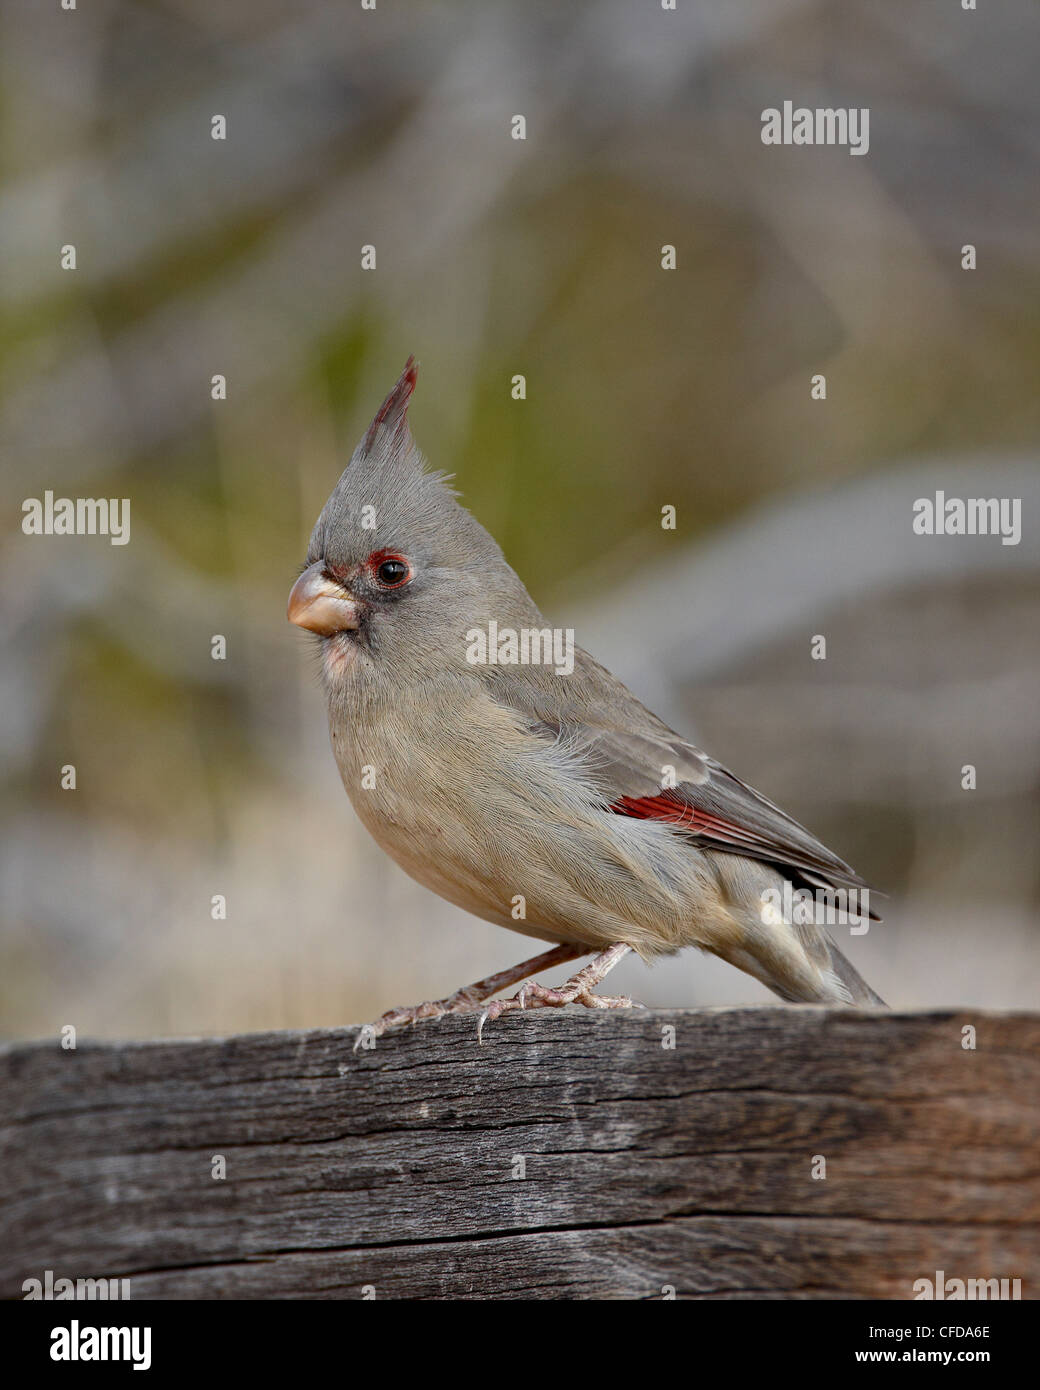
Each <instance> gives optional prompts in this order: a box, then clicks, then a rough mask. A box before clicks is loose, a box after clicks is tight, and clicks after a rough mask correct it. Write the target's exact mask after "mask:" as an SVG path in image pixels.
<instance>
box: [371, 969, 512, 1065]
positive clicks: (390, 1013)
mask: <svg viewBox="0 0 1040 1390" xmlns="http://www.w3.org/2000/svg"><path fill="white" fill-rule="evenodd" d="M471 989H472V986H469V985H467V986H466V987H465V988H464V989H457V990H456V991H455V993H454V994H449V995H448V997H447V999H428V1000H427V1001H426V1003H425V1004H411V1005H409V1006H408V1007H406V1008H403V1009H388V1010H387V1011H386V1013H385V1014H381V1015H380V1017H379V1018H377V1019H376V1021H375V1022H374V1023H366V1024H365V1025H364V1027H363V1028H362V1029H361V1031H360V1033H358V1036H357V1041H356V1042H355V1043H354V1051H355V1052H356V1051H357V1050H358V1048H359V1047H366V1046H367V1047H371V1046H372V1044H373V1043H374V1042H375V1040H376V1038H381V1037H382V1036H383V1034H384V1033H386V1032H388V1031H389V1030H390V1029H393V1028H407V1027H409V1025H412V1024H416V1023H422V1022H423V1020H424V1019H427V1018H443V1017H444V1016H445V1015H446V1014H465V1013H471V1012H472V1011H473V1010H474V1009H479V1008H480V1006H481V1004H482V1003H483V1002H484V1001H483V1000H482V999H481V998H480V996H479V995H476V994H473V993H471Z"/></svg>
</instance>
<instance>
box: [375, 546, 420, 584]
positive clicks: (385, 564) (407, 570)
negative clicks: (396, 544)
mask: <svg viewBox="0 0 1040 1390" xmlns="http://www.w3.org/2000/svg"><path fill="white" fill-rule="evenodd" d="M368 567H369V569H370V570H371V571H372V573H373V574H374V575H375V577H376V582H377V583H378V584H379V585H380V587H381V588H384V589H399V588H400V587H401V586H402V584H407V583H408V581H409V579H411V577H412V567H411V565H410V564H409V563H408V561H407V560H406V559H405V558H404V556H403V555H394V554H391V553H389V552H388V551H385V550H377V551H376V553H375V554H374V555H370V556H369V557H368Z"/></svg>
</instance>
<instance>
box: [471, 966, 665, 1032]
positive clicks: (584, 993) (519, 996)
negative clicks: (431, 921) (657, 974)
mask: <svg viewBox="0 0 1040 1390" xmlns="http://www.w3.org/2000/svg"><path fill="white" fill-rule="evenodd" d="M631 949H632V948H631V947H630V946H624V945H617V946H610V947H608V949H607V950H605V951H601V952H600V953H599V955H598V956H596V957H595V959H594V960H592V961H590V963H589V964H588V965H586V966H585V968H584V969H583V970H579V971H578V972H577V974H576V975H572V976H571V978H570V979H569V980H567V981H566V983H565V984H562V985H560V986H559V987H558V988H556V989H553V988H552V987H551V986H547V985H540V984H538V983H537V982H536V981H530V982H529V983H528V984H526V985H524V986H523V987H522V988H521V989H519V990H517V992H516V994H514V995H513V996H512V998H511V999H494V1000H492V1002H491V1003H490V1004H489V1005H488V1006H487V1008H486V1009H485V1010H484V1012H483V1013H482V1014H481V1015H480V1022H479V1023H478V1024H477V1040H478V1042H483V1040H484V1024H485V1023H488V1022H492V1021H493V1020H494V1019H496V1018H500V1017H501V1016H502V1014H506V1013H512V1012H514V1011H515V1010H516V1009H563V1008H566V1006H567V1005H568V1004H582V1005H584V1007H585V1008H587V1009H641V1008H643V1007H644V1005H642V1004H639V1003H637V1002H636V1001H635V1000H633V999H630V998H629V997H628V995H627V994H616V995H608V994H593V992H592V987H593V985H597V984H599V982H600V980H602V979H603V977H604V975H606V974H607V972H608V971H610V970H613V968H614V966H615V965H617V963H618V961H619V960H620V959H621V958H622V956H624V955H626V954H627V953H628V952H629V951H630V950H631Z"/></svg>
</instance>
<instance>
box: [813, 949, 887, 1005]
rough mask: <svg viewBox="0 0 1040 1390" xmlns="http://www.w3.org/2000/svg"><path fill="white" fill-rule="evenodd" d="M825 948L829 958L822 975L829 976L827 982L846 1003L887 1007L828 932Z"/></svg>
mask: <svg viewBox="0 0 1040 1390" xmlns="http://www.w3.org/2000/svg"><path fill="white" fill-rule="evenodd" d="M827 950H828V954H829V956H830V960H829V963H828V965H829V968H828V969H826V970H825V971H824V976H825V978H826V977H829V981H828V982H829V983H833V985H834V989H835V992H836V993H837V994H838V995H840V996H841V998H842V999H844V1000H845V1002H846V1003H847V1004H873V1005H875V1006H876V1007H879V1008H882V1009H887V1008H888V1005H887V1004H886V1003H885V1001H884V1000H883V999H882V998H881V995H880V994H878V993H877V992H876V990H873V989H871V987H870V986H869V985H868V984H867V982H866V980H865V979H864V978H863V976H862V975H861V974H860V973H859V971H858V970H857V969H856V967H855V966H854V965H853V964H852V962H851V961H850V960H848V959H846V957H845V956H843V955H842V953H841V952H840V951H839V950H838V948H837V946H835V944H834V942H833V941H832V940H831V938H830V935H829V934H828V935H827Z"/></svg>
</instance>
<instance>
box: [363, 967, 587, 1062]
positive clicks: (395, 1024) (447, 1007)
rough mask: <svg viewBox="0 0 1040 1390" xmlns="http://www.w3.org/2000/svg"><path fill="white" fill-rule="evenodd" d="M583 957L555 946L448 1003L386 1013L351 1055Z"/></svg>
mask: <svg viewBox="0 0 1040 1390" xmlns="http://www.w3.org/2000/svg"><path fill="white" fill-rule="evenodd" d="M585 955H588V951H583V950H581V949H579V948H578V947H576V946H554V947H553V949H552V950H551V951H545V952H543V953H542V955H540V956H533V957H532V958H531V959H530V960H524V961H521V962H520V964H519V965H513V966H511V967H510V968H509V969H508V970H500V971H499V972H498V974H497V975H488V977H487V978H486V979H484V980H478V981H477V982H476V984H473V985H464V986H463V988H462V989H457V990H456V991H455V993H454V994H449V995H448V997H447V999H431V1000H428V1001H427V1002H426V1003H425V1004H413V1005H412V1006H411V1007H410V1008H405V1009H389V1010H388V1011H387V1012H386V1013H385V1014H383V1016H382V1017H381V1018H378V1019H376V1021H375V1023H366V1024H365V1026H364V1027H363V1028H362V1030H361V1032H360V1034H359V1035H358V1040H357V1042H356V1043H355V1044H354V1051H355V1052H356V1051H357V1050H358V1048H359V1047H361V1046H362V1044H363V1042H364V1040H365V1038H366V1037H367V1038H369V1039H374V1038H378V1037H381V1036H382V1034H383V1033H385V1032H386V1031H387V1029H388V1028H403V1027H405V1026H406V1025H407V1024H409V1023H419V1022H420V1021H421V1020H422V1019H424V1018H443V1016H444V1015H445V1014H463V1013H469V1012H470V1011H471V1010H473V1009H477V1008H479V1007H480V1005H481V1004H483V1003H484V1001H485V1000H486V999H490V998H491V996H492V995H493V994H497V992H498V991H499V990H500V989H506V988H508V986H509V985H515V984H516V983H517V981H518V980H526V979H527V977H528V975H533V974H535V972H536V971H538V970H550V969H551V968H552V967H553V966H554V965H565V964H566V963H567V961H570V960H577V959H578V958H579V957H580V956H585ZM608 969H609V966H608Z"/></svg>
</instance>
